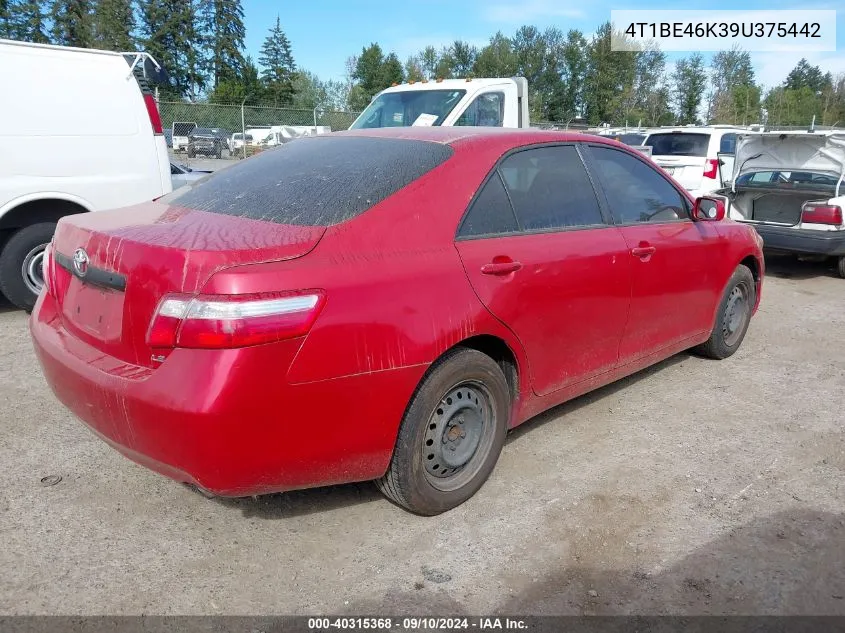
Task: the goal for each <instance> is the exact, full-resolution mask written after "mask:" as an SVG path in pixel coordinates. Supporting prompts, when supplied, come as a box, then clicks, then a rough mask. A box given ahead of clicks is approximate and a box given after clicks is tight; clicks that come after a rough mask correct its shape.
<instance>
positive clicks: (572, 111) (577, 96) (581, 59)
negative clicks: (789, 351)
mask: <svg viewBox="0 0 845 633" xmlns="http://www.w3.org/2000/svg"><path fill="white" fill-rule="evenodd" d="M586 52H587V40H586V39H584V34H583V33H581V31H578V30H575V29H573V30H570V31H569V32H568V33H567V34H566V42H565V43H564V45H563V50H562V51H561V56H562V57H563V60H562V67H561V76H562V79H563V82H564V86H565V88H564V91H563V94H562V95H561V99H562V101H563V103H562V104H561V110H562V111H563V112H566V113H568V115H569V116H570V117H574V116H577V115H579V114H581V113H583V111H584V82H585V81H586V75H587V54H586Z"/></svg>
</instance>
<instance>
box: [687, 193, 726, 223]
mask: <svg viewBox="0 0 845 633" xmlns="http://www.w3.org/2000/svg"><path fill="white" fill-rule="evenodd" d="M692 219H693V220H696V221H702V222H718V221H720V220H724V219H725V202H724V200H720V199H719V198H709V197H701V198H696V200H695V205H694V206H693V208H692Z"/></svg>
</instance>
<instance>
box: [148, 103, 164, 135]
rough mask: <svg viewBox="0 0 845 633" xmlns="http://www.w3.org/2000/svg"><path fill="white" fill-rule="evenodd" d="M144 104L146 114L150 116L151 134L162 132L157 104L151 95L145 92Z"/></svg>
mask: <svg viewBox="0 0 845 633" xmlns="http://www.w3.org/2000/svg"><path fill="white" fill-rule="evenodd" d="M144 105H146V106H147V114H148V115H149V117H150V124H151V125H152V126H153V134H164V130H163V129H162V127H161V116H159V113H158V105H156V100H155V97H154V96H153V95H151V94H150V93H146V94H145V95H144Z"/></svg>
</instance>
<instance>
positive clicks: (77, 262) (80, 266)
mask: <svg viewBox="0 0 845 633" xmlns="http://www.w3.org/2000/svg"><path fill="white" fill-rule="evenodd" d="M73 270H74V272H75V273H76V274H77V275H79V276H80V277H84V276H85V275H86V274H87V273H88V253H86V252H85V249H84V248H77V249H76V250H75V251H74V252H73Z"/></svg>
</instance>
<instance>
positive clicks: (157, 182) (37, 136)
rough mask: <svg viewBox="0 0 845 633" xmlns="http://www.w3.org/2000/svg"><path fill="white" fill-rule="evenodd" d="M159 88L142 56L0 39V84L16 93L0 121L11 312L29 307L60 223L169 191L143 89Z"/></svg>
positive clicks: (162, 146) (1, 255) (1, 283)
mask: <svg viewBox="0 0 845 633" xmlns="http://www.w3.org/2000/svg"><path fill="white" fill-rule="evenodd" d="M163 80H164V79H163V73H162V71H161V69H160V67H158V66H157V64H156V62H155V60H153V59H152V58H151V57H149V56H148V55H145V54H144V53H127V54H120V53H113V52H109V51H100V50H92V49H79V48H67V47H64V46H49V45H44V44H28V43H24V42H13V41H9V40H0V85H3V86H6V87H9V86H14V90H13V92H14V97H13V98H12V97H9V98H7V99H3V106H2V112H3V116H0V141H2V145H3V147H5V148H7V151H4V152H0V290H2V293H3V294H4V295H5V296H6V298H7V299H8V300H9V301H11V302H12V303H13V304H14V305H16V306H18V307H20V308H23V309H25V310H31V309H32V306H33V305H35V299H36V297H37V296H38V293H39V292H40V291H41V287H42V285H43V283H44V281H43V277H42V272H41V271H42V259H43V255H44V249H45V247H46V246H47V244H49V243H50V239H51V238H52V236H53V231H54V230H55V228H56V222H58V220H59V219H60V218H62V217H65V216H68V215H73V214H79V213H88V212H91V211H101V210H103V209H114V208H117V207H126V206H130V205H135V204H138V203H139V202H144V201H147V200H152V199H153V198H157V197H159V196H161V195H163V194H165V193H167V192H169V191H170V190H171V183H170V174H169V173H168V165H169V163H170V160H169V158H168V155H167V145H166V143H165V140H164V136H163V134H162V127H161V119H160V118H159V112H158V107H157V105H156V102H155V99H154V98H153V94H152V92H151V90H150V88H151V86H152V85H153V84H154V83H159V82H161V81H163ZM80 86H84V87H85V89H84V90H82V89H80ZM12 148H13V150H12Z"/></svg>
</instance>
